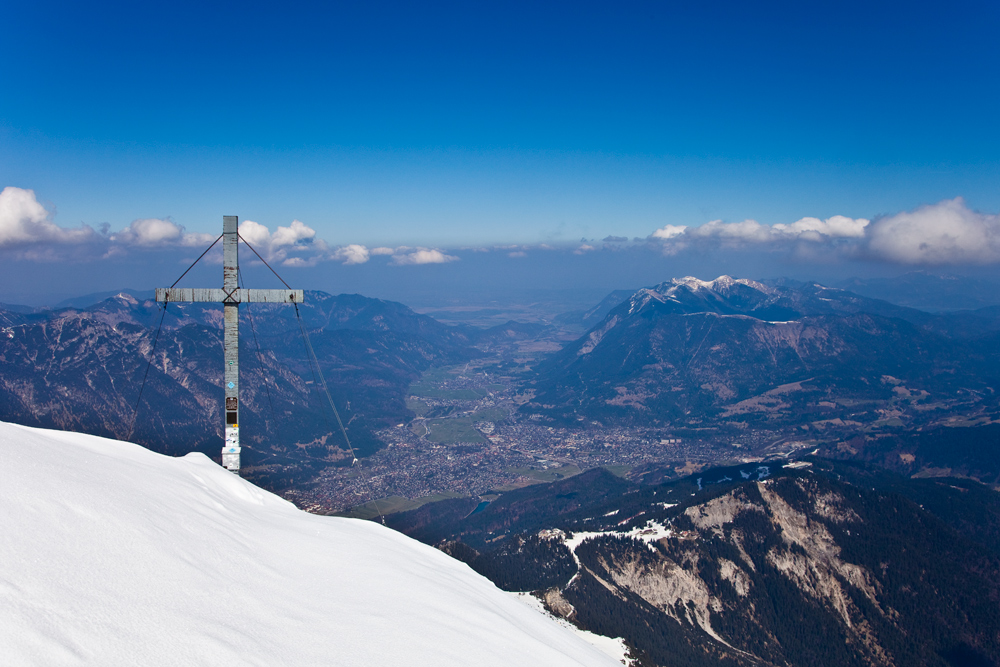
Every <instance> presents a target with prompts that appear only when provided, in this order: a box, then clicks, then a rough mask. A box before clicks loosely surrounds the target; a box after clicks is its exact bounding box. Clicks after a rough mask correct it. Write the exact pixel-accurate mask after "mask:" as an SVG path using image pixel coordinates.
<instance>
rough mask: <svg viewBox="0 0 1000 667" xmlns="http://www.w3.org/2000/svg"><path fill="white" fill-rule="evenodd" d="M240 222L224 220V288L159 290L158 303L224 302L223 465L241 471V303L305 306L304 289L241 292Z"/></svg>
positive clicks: (234, 219)
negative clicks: (303, 302)
mask: <svg viewBox="0 0 1000 667" xmlns="http://www.w3.org/2000/svg"><path fill="white" fill-rule="evenodd" d="M238 222H239V219H238V218H237V216H235V215H226V216H223V217H222V289H212V288H206V289H199V288H191V287H159V288H157V290H156V300H157V301H162V302H164V303H176V302H189V303H190V302H198V303H221V304H223V309H224V311H225V317H224V320H223V321H224V328H223V334H222V340H223V359H224V363H225V366H224V369H225V372H224V375H223V380H222V382H223V384H224V385H225V397H226V410H225V415H226V417H225V425H224V428H225V433H226V439H225V442H224V444H223V447H222V465H224V466H225V467H226V468H227V469H228V470H230V471H232V472H234V473H239V471H240V418H239V417H240V398H239V396H240V304H241V303H302V300H303V298H304V295H303V293H302V290H300V289H299V290H293V289H283V290H280V289H240V287H239V285H238V284H237V275H238V274H237V272H238V270H239V265H240V262H239V233H238Z"/></svg>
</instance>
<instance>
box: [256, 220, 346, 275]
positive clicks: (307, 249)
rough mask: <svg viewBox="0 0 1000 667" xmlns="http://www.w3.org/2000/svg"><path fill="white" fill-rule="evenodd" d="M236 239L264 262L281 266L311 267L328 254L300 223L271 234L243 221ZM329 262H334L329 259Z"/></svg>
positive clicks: (313, 231) (323, 243) (325, 248)
mask: <svg viewBox="0 0 1000 667" xmlns="http://www.w3.org/2000/svg"><path fill="white" fill-rule="evenodd" d="M240 237H241V238H242V239H243V240H244V241H245V242H247V243H249V244H250V246H251V247H253V249H254V250H256V251H257V252H259V253H260V254H261V255H262V256H263V257H264V259H266V260H267V261H268V262H272V261H273V262H280V263H281V264H282V265H283V266H314V265H315V264H316V263H317V262H319V261H320V260H321V259H323V257H324V255H325V254H326V252H327V250H328V248H327V245H326V243H325V242H323V241H322V240H321V239H317V238H316V230H315V229H313V228H311V227H309V226H308V225H306V224H305V223H303V222H302V221H300V220H292V224H290V225H289V226H288V227H278V228H277V229H276V230H275V231H274V233H273V234H272V233H271V230H270V229H268V228H267V226H266V225H262V224H260V223H259V222H254V221H253V220H244V221H243V222H241V223H240ZM359 247H360V246H359ZM334 254H335V253H334ZM329 258H331V259H337V257H334V256H333V255H331V256H330V257H329Z"/></svg>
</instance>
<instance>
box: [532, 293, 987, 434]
mask: <svg viewBox="0 0 1000 667" xmlns="http://www.w3.org/2000/svg"><path fill="white" fill-rule="evenodd" d="M983 322H987V324H983ZM991 322H992V321H988V318H987V319H985V320H984V319H982V318H980V319H976V318H966V319H964V320H961V321H959V319H956V316H948V317H944V316H939V315H932V314H929V313H923V312H921V311H917V310H913V309H909V308H903V307H899V306H894V305H892V304H889V303H887V302H884V301H878V300H875V299H867V298H864V297H860V296H857V295H855V294H852V293H850V292H846V291H844V290H839V289H831V288H826V287H823V286H821V285H816V284H795V285H765V284H762V283H759V282H755V281H751V280H742V279H741V280H735V279H732V278H730V277H728V276H722V277H720V278H718V279H716V280H713V281H702V280H698V279H695V278H683V279H674V280H672V281H669V282H665V283H662V284H660V285H657V286H655V287H652V288H648V289H642V290H639V291H637V292H635V293H634V294H633V295H632V296H631V298H629V299H628V300H627V301H625V302H623V303H621V304H619V305H618V306H616V307H615V308H613V309H612V310H611V311H610V313H609V314H608V315H607V317H605V319H604V320H603V321H602V322H601V323H600V324H599V325H597V326H595V327H594V328H593V329H591V330H590V331H589V332H588V333H587V334H586V335H584V336H583V337H581V338H580V339H578V340H577V341H575V342H574V343H572V344H570V345H568V346H567V347H566V348H565V349H563V350H562V351H561V352H559V353H557V354H555V355H553V356H552V357H551V358H550V359H548V360H546V361H545V362H544V363H542V364H540V365H539V367H538V368H537V373H536V377H535V380H534V387H535V395H534V399H533V400H532V401H531V402H529V403H528V404H526V405H525V406H524V407H523V408H522V410H523V411H524V412H525V413H527V414H538V415H541V416H543V417H545V418H548V419H552V420H555V421H558V422H563V423H574V422H576V421H580V420H597V421H601V422H607V423H621V424H637V425H654V426H655V425H663V426H681V425H704V423H705V422H714V423H724V422H730V423H739V424H740V425H744V426H745V425H746V424H747V423H751V424H752V423H767V424H771V425H774V424H781V423H791V422H805V421H816V420H827V421H829V420H849V421H854V422H861V421H874V420H876V419H879V418H883V417H884V415H882V414H881V413H880V412H879V411H878V409H880V408H882V409H884V408H886V407H887V406H889V405H890V403H891V404H893V405H895V404H897V403H902V406H901V407H902V408H912V409H911V412H913V413H919V411H920V405H919V404H921V402H922V405H924V406H926V405H931V404H933V405H934V406H935V407H936V408H940V407H943V406H944V407H946V406H948V405H950V404H951V403H954V402H955V401H956V396H958V395H959V394H961V393H962V392H965V396H966V397H968V396H969V395H970V392H971V393H973V394H977V395H983V394H989V395H992V393H993V392H994V388H995V386H1000V385H998V378H1000V355H998V353H997V352H996V349H997V348H996V347H995V346H993V345H989V344H987V343H988V342H989V341H992V340H993V339H994V338H995V337H996V334H995V333H993V334H991V333H990V332H989V329H990V327H991V326H994V324H993V323H991ZM977 323H978V324H977ZM959 325H961V326H959ZM956 332H961V333H962V334H963V335H961V336H959V335H958V333H956ZM977 336H978V337H977ZM983 336H986V338H983ZM900 398H902V399H904V400H902V401H900V400H899V399H900ZM859 404H860V405H861V407H860V409H859V407H858V406H859Z"/></svg>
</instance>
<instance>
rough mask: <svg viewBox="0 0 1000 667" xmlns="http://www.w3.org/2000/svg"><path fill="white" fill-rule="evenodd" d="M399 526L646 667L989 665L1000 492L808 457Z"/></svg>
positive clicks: (397, 522)
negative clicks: (623, 645) (625, 646)
mask: <svg viewBox="0 0 1000 667" xmlns="http://www.w3.org/2000/svg"><path fill="white" fill-rule="evenodd" d="M782 463H785V461H780V462H775V461H771V462H764V463H762V464H757V463H754V464H744V465H741V466H732V467H728V468H716V469H710V470H704V471H702V472H701V473H698V474H697V475H695V476H692V477H689V478H683V479H680V480H676V481H672V482H668V483H665V484H656V485H649V486H646V485H636V484H631V483H628V482H626V481H625V480H620V479H616V478H614V477H613V476H612V475H610V474H609V473H607V472H604V471H599V470H594V471H589V472H588V473H584V474H582V475H579V476H577V477H573V478H570V479H567V480H563V481H559V482H554V483H552V484H547V485H541V486H538V487H533V488H526V489H521V490H518V491H514V492H510V493H508V494H505V495H504V496H502V497H501V498H500V499H498V500H497V501H494V503H491V504H490V505H489V506H488V507H487V508H486V509H485V510H483V511H481V512H477V513H474V514H469V512H470V511H471V508H470V507H468V506H463V507H459V503H460V502H461V501H459V500H452V501H443V502H441V503H434V504H430V505H425V506H424V507H422V508H420V509H418V510H414V511H412V512H408V513H404V514H400V515H395V516H392V517H390V518H389V522H390V524H391V525H393V526H394V527H396V528H397V529H399V530H402V531H403V532H406V533H408V534H410V535H413V536H414V537H417V538H418V539H421V540H423V541H426V542H428V543H431V544H437V545H438V546H439V548H442V549H443V550H444V551H446V552H448V553H450V554H452V555H453V556H455V557H456V558H459V559H461V560H463V561H465V562H467V563H469V564H470V566H471V567H473V568H474V569H476V570H477V571H479V572H481V573H482V574H484V575H485V576H487V577H489V578H491V579H492V580H493V581H494V582H495V583H497V585H498V586H501V587H502V588H505V589H507V590H530V591H534V592H535V594H536V595H537V596H538V597H540V598H542V599H543V600H544V602H545V604H546V606H547V607H548V608H549V609H550V610H551V611H553V613H556V614H558V615H561V616H564V617H566V618H568V619H570V620H572V621H574V622H576V623H578V624H579V625H581V626H583V627H585V628H588V629H591V630H593V631H595V632H599V633H601V634H605V635H607V636H618V637H624V638H625V639H626V640H627V641H628V643H629V644H630V645H631V646H632V647H633V648H634V653H635V654H637V655H639V656H640V657H641V658H642V659H643V660H644V662H643V663H642V664H649V665H674V664H684V665H719V664H728V665H796V666H797V665H858V666H861V665H869V666H871V665H886V666H888V665H918V664H919V665H940V666H941V667H946V666H948V665H953V666H957V665H995V664H997V661H998V659H1000V641H998V637H1000V619H998V616H997V613H996V609H997V605H998V604H1000V586H998V584H997V581H996V577H995V576H994V575H995V573H996V572H997V569H998V568H1000V553H998V552H997V550H996V547H997V545H998V544H1000V541H998V529H997V526H998V525H1000V522H998V521H1000V496H998V495H997V493H996V492H995V491H993V490H991V489H990V488H988V487H986V486H983V485H982V484H979V483H977V482H974V481H970V480H954V479H936V480H911V479H906V478H903V477H898V476H895V475H892V474H890V473H886V472H884V471H880V470H878V469H875V468H867V467H865V466H859V465H845V464H841V463H834V462H830V461H826V460H823V459H816V458H811V459H808V460H807V461H802V462H797V463H795V464H792V465H791V466H789V467H782Z"/></svg>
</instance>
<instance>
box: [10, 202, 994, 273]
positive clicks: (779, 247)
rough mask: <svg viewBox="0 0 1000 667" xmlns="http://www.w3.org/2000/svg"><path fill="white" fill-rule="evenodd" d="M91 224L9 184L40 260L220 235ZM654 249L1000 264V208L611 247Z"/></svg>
mask: <svg viewBox="0 0 1000 667" xmlns="http://www.w3.org/2000/svg"><path fill="white" fill-rule="evenodd" d="M109 228H110V226H109V225H106V224H105V225H102V226H101V229H100V230H95V229H94V228H92V227H90V226H88V225H85V224H81V225H80V226H79V227H75V228H67V227H60V226H59V225H57V224H56V223H55V222H53V220H52V213H51V212H50V211H49V210H47V209H46V208H45V206H44V205H42V204H41V203H40V202H39V201H38V200H37V198H36V196H35V193H34V191H32V190H27V189H22V188H17V187H5V188H4V189H3V190H2V191H0V253H3V255H4V256H7V257H15V258H19V259H28V260H35V261H62V260H72V259H77V260H87V259H98V258H102V257H103V258H110V257H116V256H123V255H126V254H128V253H133V252H143V251H151V250H163V249H175V250H183V249H199V248H203V247H206V246H208V245H209V244H210V243H211V242H212V241H213V240H215V238H216V236H215V235H213V234H206V233H195V232H188V231H187V230H186V229H185V228H184V226H183V225H181V224H178V223H177V222H174V221H173V220H171V219H170V218H141V219H137V220H133V221H132V222H131V223H129V224H128V226H126V227H125V228H124V229H121V230H120V231H114V232H112V231H109ZM239 229H240V236H241V237H242V238H243V239H244V240H245V241H246V242H247V243H249V244H250V245H251V246H252V247H253V248H254V250H256V251H257V252H258V253H260V255H261V256H262V257H263V258H264V259H265V260H267V262H268V263H274V264H278V265H282V266H314V265H316V264H318V263H320V262H337V263H340V264H344V265H348V266H353V265H360V264H366V263H368V262H371V261H373V260H375V259H376V258H383V257H384V258H385V259H381V260H380V261H381V264H382V265H385V264H388V265H391V266H419V265H427V264H447V263H450V262H455V261H458V260H459V257H458V256H457V255H455V254H449V253H448V252H446V251H445V250H442V249H439V248H429V247H422V246H417V247H410V246H398V247H386V246H378V247H372V248H369V247H367V246H364V245H360V244H355V243H352V244H348V245H342V246H331V245H330V244H328V243H327V242H326V241H324V240H323V239H321V238H319V237H318V235H317V233H316V230H314V229H312V228H311V227H309V226H308V225H307V224H305V223H303V222H302V221H300V220H293V221H292V222H291V224H289V225H287V226H279V227H277V229H275V230H274V231H273V232H272V231H271V230H270V229H269V228H268V227H267V226H266V225H263V224H261V223H259V222H255V221H253V220H244V221H243V222H242V223H240V227H239ZM650 246H651V247H653V248H655V249H657V250H658V251H659V252H662V253H663V254H665V255H676V254H677V253H680V252H684V251H688V250H711V249H719V248H722V249H743V250H747V251H756V252H783V253H787V254H790V255H792V256H797V257H798V258H799V259H806V258H808V259H811V260H812V259H819V258H825V259H827V260H837V259H868V260H872V261H882V262H891V263H895V264H905V265H962V264H993V263H1000V215H993V214H988V213H981V212H978V211H974V210H972V209H970V208H969V207H968V206H967V205H966V203H965V201H964V200H963V199H962V198H961V197H956V198H955V199H946V200H944V201H941V202H938V203H936V204H928V205H925V206H921V207H919V208H916V209H914V210H912V211H904V212H901V213H896V214H893V215H885V216H878V217H875V218H874V219H871V220H868V219H866V218H850V217H846V216H841V215H836V216H833V217H830V218H826V219H820V218H812V217H806V218H802V219H800V220H796V221H795V222H791V223H787V224H773V225H766V224H762V223H760V222H757V221H756V220H743V221H742V222H724V221H722V220H713V221H711V222H707V223H705V224H703V225H700V226H687V225H673V224H670V225H664V226H663V227H661V228H659V229H656V230H653V232H652V233H651V234H649V236H648V237H647V238H645V239H633V240H632V241H631V242H629V241H628V239H627V238H626V237H624V236H607V237H606V238H604V239H603V250H602V251H613V252H618V251H621V250H623V249H628V248H635V247H650ZM559 249H560V248H553V247H551V246H549V245H546V244H540V245H532V246H526V245H507V246H494V247H492V248H472V249H469V248H466V249H465V250H466V251H470V250H471V251H474V252H503V253H505V254H507V255H508V256H509V257H511V258H522V257H525V256H526V255H527V254H528V253H529V252H535V251H546V250H559ZM561 250H562V251H566V252H572V253H573V254H576V255H585V254H590V253H594V252H599V249H598V244H597V243H596V242H595V241H593V240H590V241H588V240H587V239H581V241H580V243H579V245H576V246H575V247H574V246H570V247H562V248H561Z"/></svg>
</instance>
